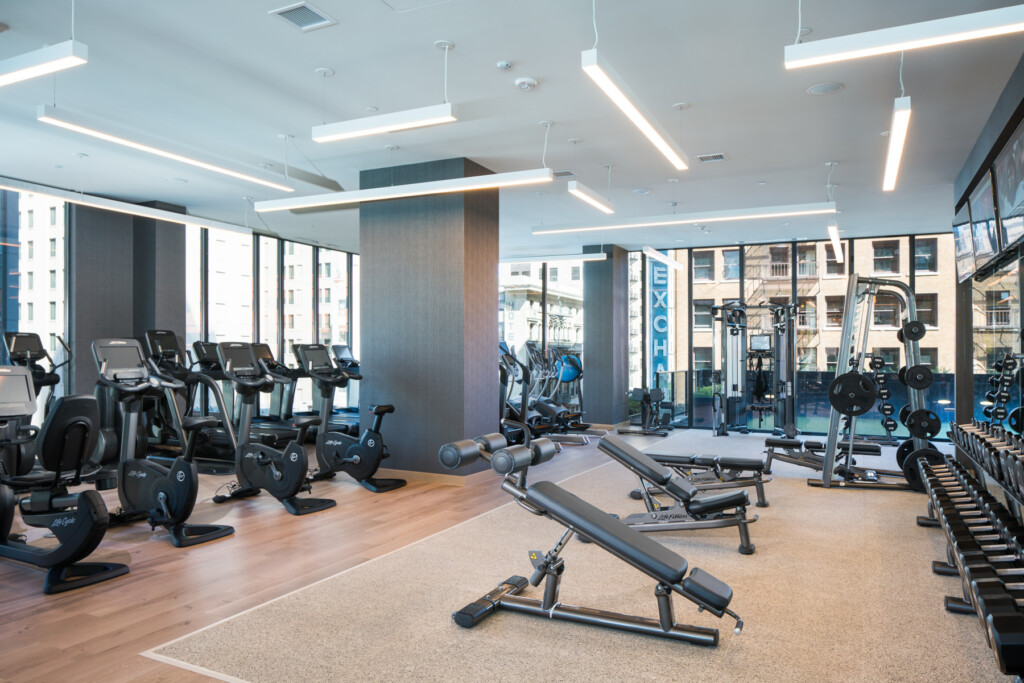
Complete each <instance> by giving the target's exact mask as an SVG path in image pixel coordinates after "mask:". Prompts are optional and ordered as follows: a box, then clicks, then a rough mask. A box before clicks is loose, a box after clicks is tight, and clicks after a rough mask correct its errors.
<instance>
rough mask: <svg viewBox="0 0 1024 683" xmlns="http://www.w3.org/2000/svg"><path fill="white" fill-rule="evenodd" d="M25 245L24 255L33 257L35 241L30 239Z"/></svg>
mask: <svg viewBox="0 0 1024 683" xmlns="http://www.w3.org/2000/svg"><path fill="white" fill-rule="evenodd" d="M26 246H27V249H26V250H27V251H28V253H27V254H26V256H28V258H35V255H36V245H35V243H34V242H32V241H29V242H28V243H27V245H26Z"/></svg>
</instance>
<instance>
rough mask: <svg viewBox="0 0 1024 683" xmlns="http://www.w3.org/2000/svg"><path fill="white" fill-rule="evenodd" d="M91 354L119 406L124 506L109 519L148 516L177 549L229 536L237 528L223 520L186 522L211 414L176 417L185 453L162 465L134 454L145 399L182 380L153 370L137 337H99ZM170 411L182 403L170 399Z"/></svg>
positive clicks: (177, 386)
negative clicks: (201, 438) (199, 447)
mask: <svg viewBox="0 0 1024 683" xmlns="http://www.w3.org/2000/svg"><path fill="white" fill-rule="evenodd" d="M92 350H93V356H94V357H95V359H96V364H97V365H98V366H99V373H100V376H99V384H101V385H102V386H104V387H106V388H107V389H109V390H110V391H111V392H112V393H113V395H114V396H115V397H116V398H117V402H118V404H119V405H120V408H121V435H120V439H119V440H118V444H119V448H120V460H119V461H118V465H117V497H118V498H119V499H120V501H121V511H120V512H118V513H116V514H114V515H113V517H112V519H111V524H114V525H116V524H124V523H128V522H133V521H137V520H140V519H145V520H146V521H148V522H149V525H150V526H151V527H152V528H154V529H156V527H158V526H162V527H164V528H165V529H167V531H168V532H169V533H170V539H171V543H172V544H174V546H175V547H177V548H187V547H189V546H193V545H198V544H200V543H206V542H207V541H213V540H215V539H218V538H224V537H225V536H230V535H231V534H233V533H234V532H235V530H234V529H233V528H232V527H230V526H225V525H221V524H186V523H185V520H187V519H188V518H189V515H191V514H192V510H193V509H194V508H195V504H196V496H197V495H198V493H199V474H198V472H197V470H196V465H195V463H194V462H193V461H192V457H193V456H194V455H195V448H196V436H197V434H196V433H197V432H198V431H199V430H200V429H206V428H209V427H212V426H213V425H215V424H216V420H214V419H213V418H207V417H198V418H184V419H182V418H181V416H180V415H177V416H176V419H177V422H178V423H179V424H181V426H182V429H183V430H184V431H186V432H187V433H188V434H189V436H188V444H187V446H186V447H185V453H184V455H181V456H178V457H177V458H175V460H174V462H173V463H172V464H171V466H170V467H169V468H168V467H164V466H163V465H161V464H159V463H156V462H154V461H152V460H147V459H145V458H139V457H136V450H135V448H136V435H137V434H138V432H139V417H140V415H141V414H142V408H143V402H144V401H145V400H146V399H147V398H150V399H152V398H162V396H163V392H164V391H165V390H172V391H178V390H181V389H184V388H185V385H184V383H183V382H179V381H178V380H174V379H170V378H166V379H165V378H161V377H158V376H156V375H155V374H151V373H150V372H149V370H147V368H146V361H145V360H144V359H143V357H142V346H141V345H140V344H139V342H137V341H136V340H134V339H97V340H96V341H94V342H93V343H92ZM170 408H171V410H172V411H175V412H177V410H178V404H177V403H176V402H173V401H172V402H171V406H170Z"/></svg>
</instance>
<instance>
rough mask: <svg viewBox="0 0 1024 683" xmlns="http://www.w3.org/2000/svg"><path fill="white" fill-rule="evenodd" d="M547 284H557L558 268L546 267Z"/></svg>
mask: <svg viewBox="0 0 1024 683" xmlns="http://www.w3.org/2000/svg"><path fill="white" fill-rule="evenodd" d="M548 282H558V268H555V267H554V266H548Z"/></svg>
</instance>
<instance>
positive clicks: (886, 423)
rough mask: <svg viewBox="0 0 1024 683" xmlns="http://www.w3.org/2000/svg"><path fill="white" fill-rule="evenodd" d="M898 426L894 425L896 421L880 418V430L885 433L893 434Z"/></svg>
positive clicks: (889, 418)
mask: <svg viewBox="0 0 1024 683" xmlns="http://www.w3.org/2000/svg"><path fill="white" fill-rule="evenodd" d="M898 426H899V425H897V424H896V420H894V419H892V418H891V417H883V418H882V429H884V430H885V431H886V432H895V431H896V427H898Z"/></svg>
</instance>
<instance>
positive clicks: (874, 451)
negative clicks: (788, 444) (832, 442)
mask: <svg viewBox="0 0 1024 683" xmlns="http://www.w3.org/2000/svg"><path fill="white" fill-rule="evenodd" d="M825 446H826V444H825V442H823V441H806V442H804V448H806V449H807V450H809V451H823V450H825ZM849 449H850V442H849V441H840V442H839V450H841V451H843V452H846V451H848V450H849ZM853 452H854V454H855V455H881V454H882V447H881V446H879V445H878V444H877V443H869V442H867V441H854V442H853Z"/></svg>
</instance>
